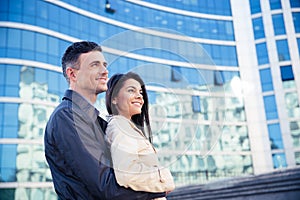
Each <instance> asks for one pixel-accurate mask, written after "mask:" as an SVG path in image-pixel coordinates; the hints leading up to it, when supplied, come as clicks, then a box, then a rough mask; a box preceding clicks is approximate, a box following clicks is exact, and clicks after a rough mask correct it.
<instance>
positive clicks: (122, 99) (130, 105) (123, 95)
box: [112, 79, 144, 119]
mask: <svg viewBox="0 0 300 200" xmlns="http://www.w3.org/2000/svg"><path fill="white" fill-rule="evenodd" d="M112 103H113V104H114V105H115V106H116V109H117V111H118V113H119V115H122V116H124V117H126V118H128V119H131V117H132V116H133V115H136V114H140V113H141V112H142V107H143V104H144V99H143V94H142V87H141V84H140V83H139V82H138V81H136V80H134V79H128V80H126V81H125V82H124V85H123V86H122V88H121V89H120V91H119V93H118V94H117V96H116V97H114V98H113V100H112Z"/></svg>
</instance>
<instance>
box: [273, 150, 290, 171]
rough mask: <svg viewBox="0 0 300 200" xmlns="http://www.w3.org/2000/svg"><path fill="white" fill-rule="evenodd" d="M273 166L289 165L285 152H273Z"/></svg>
mask: <svg viewBox="0 0 300 200" xmlns="http://www.w3.org/2000/svg"><path fill="white" fill-rule="evenodd" d="M272 159H273V167H274V169H278V168H283V167H287V164H286V158H285V154H284V153H275V154H272Z"/></svg>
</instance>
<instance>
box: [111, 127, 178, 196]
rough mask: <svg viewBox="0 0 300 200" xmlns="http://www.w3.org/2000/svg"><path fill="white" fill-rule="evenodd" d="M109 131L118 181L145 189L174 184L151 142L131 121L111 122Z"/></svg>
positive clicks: (157, 189)
mask: <svg viewBox="0 0 300 200" xmlns="http://www.w3.org/2000/svg"><path fill="white" fill-rule="evenodd" d="M129 130H131V133H129V132H128V131H129ZM106 131H107V135H108V137H109V138H110V140H109V142H110V143H111V147H110V148H111V155H112V161H113V167H114V170H115V175H116V179H117V182H118V184H120V185H121V186H124V187H130V188H132V189H133V190H136V191H146V192H165V191H171V190H173V189H174V188H175V186H174V182H173V178H172V175H171V173H170V171H169V170H168V169H167V168H161V167H159V165H158V158H157V155H156V153H155V151H154V149H153V147H152V145H151V144H150V143H149V142H148V141H147V140H146V139H145V138H143V137H141V136H140V135H139V133H138V132H136V131H135V130H134V129H132V128H131V127H130V125H129V123H125V124H123V123H122V126H120V123H118V124H117V125H115V124H109V126H108V128H107V130H106ZM134 131H135V133H134V134H132V132H134Z"/></svg>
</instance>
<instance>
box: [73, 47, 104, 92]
mask: <svg viewBox="0 0 300 200" xmlns="http://www.w3.org/2000/svg"><path fill="white" fill-rule="evenodd" d="M79 61H80V67H79V70H77V71H76V72H75V73H76V76H77V77H76V83H75V84H76V86H75V87H76V88H77V89H78V90H80V91H82V92H84V93H85V94H87V95H89V94H96V95H97V94H99V93H101V92H104V91H106V90H107V79H108V70H107V68H106V67H107V62H106V60H105V58H104V56H103V54H102V53H101V52H100V51H91V52H88V53H84V54H81V55H80V57H79Z"/></svg>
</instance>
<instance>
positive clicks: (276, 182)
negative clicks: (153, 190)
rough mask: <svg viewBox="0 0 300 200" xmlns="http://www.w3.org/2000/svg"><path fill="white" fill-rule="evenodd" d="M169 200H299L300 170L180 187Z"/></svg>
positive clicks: (287, 170) (279, 171) (286, 170)
mask: <svg viewBox="0 0 300 200" xmlns="http://www.w3.org/2000/svg"><path fill="white" fill-rule="evenodd" d="M167 198H168V200H173V199H178V200H179V199H180V200H182V199H185V200H188V199H191V200H198V199H199V200H205V199H234V200H242V199H243V200H245V199H246V200H274V199H276V200H298V199H300V168H293V169H284V170H278V171H274V172H272V173H267V174H261V175H254V176H246V177H240V178H231V179H223V180H219V181H215V182H211V183H208V184H205V185H190V186H185V187H179V188H176V189H175V190H174V191H173V192H171V193H170V194H169V195H168V197H167Z"/></svg>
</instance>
